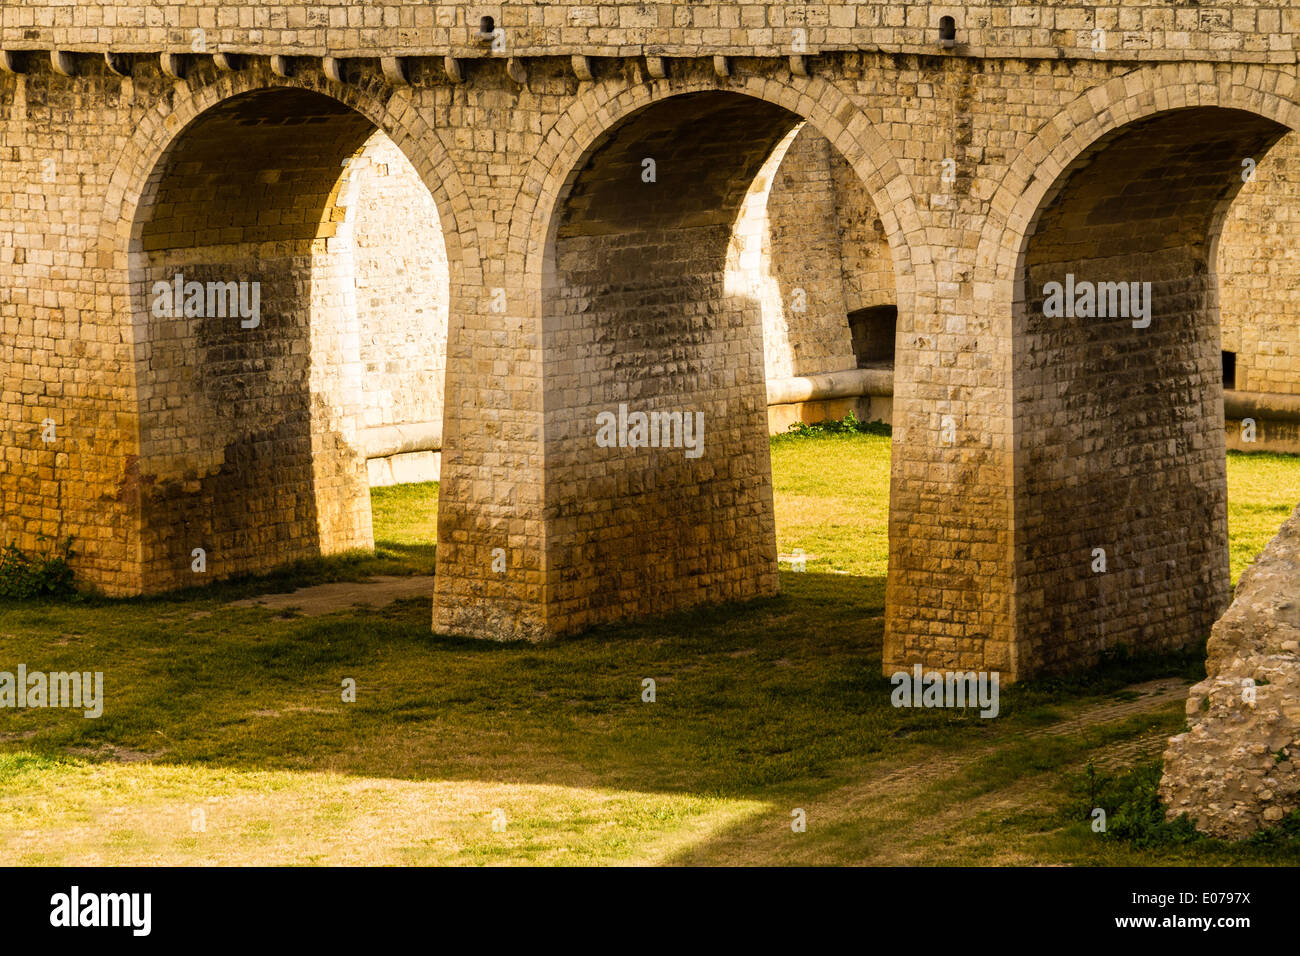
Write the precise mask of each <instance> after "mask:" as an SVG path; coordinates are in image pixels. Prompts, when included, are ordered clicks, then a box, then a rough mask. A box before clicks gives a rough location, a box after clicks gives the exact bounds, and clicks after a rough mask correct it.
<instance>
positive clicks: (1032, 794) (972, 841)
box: [676, 679, 1190, 865]
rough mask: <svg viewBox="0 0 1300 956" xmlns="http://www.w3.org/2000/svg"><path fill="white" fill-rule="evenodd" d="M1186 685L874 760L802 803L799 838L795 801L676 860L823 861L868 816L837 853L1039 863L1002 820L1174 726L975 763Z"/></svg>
mask: <svg viewBox="0 0 1300 956" xmlns="http://www.w3.org/2000/svg"><path fill="white" fill-rule="evenodd" d="M1189 686H1190V685H1189V683H1188V682H1187V681H1183V680H1180V679H1162V680H1156V681H1148V682H1145V683H1142V684H1134V685H1131V686H1130V687H1128V688H1126V689H1125V691H1124V693H1123V696H1124V697H1127V698H1129V699H1127V700H1122V701H1114V700H1108V701H1105V702H1102V703H1092V704H1088V705H1085V706H1082V707H1080V708H1078V709H1077V710H1076V712H1075V713H1073V714H1071V715H1070V716H1069V717H1067V718H1066V719H1064V720H1061V721H1058V722H1056V723H1054V724H1050V725H1048V726H1046V727H1040V728H1037V729H1034V730H1030V731H1019V732H1015V733H1007V734H1005V735H1001V736H999V738H998V739H997V740H996V741H992V742H989V743H986V744H981V745H979V746H975V747H968V748H965V749H963V750H961V751H960V752H953V751H952V750H951V749H949V748H944V747H939V746H935V747H933V748H930V750H929V752H928V753H927V754H925V755H922V756H919V757H918V756H917V755H916V754H915V753H913V754H912V755H910V756H909V757H908V758H907V759H906V760H905V761H902V760H900V761H893V762H887V763H883V764H876V765H873V767H872V768H871V771H870V772H869V775H868V776H866V777H864V778H863V779H859V780H856V781H854V782H853V783H851V784H848V785H845V786H843V787H839V788H837V789H835V790H832V791H830V792H828V793H824V794H821V795H819V796H817V797H816V798H815V799H811V798H810V799H809V800H808V801H807V802H806V806H803V807H801V808H802V809H804V810H805V811H806V813H807V820H808V824H807V831H806V832H804V833H802V834H799V835H798V838H797V839H796V838H795V836H794V834H793V833H792V831H791V828H790V825H789V819H790V809H789V808H785V807H778V808H774V810H773V812H771V813H764V814H761V815H760V816H758V817H756V818H754V819H752V820H749V821H747V822H746V823H745V824H744V825H743V826H741V827H737V828H735V829H734V830H733V831H731V832H729V833H728V834H726V835H724V836H723V837H722V838H721V839H719V840H717V841H714V842H713V843H712V844H711V845H709V846H705V847H701V848H697V849H696V850H694V851H691V852H689V853H688V854H687V855H685V856H684V857H683V858H682V859H680V860H678V861H676V862H685V863H713V862H717V861H718V860H721V859H723V858H726V859H730V860H732V861H733V862H753V863H769V864H782V863H786V864H810V863H816V862H818V861H819V860H820V861H822V862H826V861H828V859H833V858H834V857H835V856H837V854H835V853H834V851H833V847H835V846H836V843H837V840H836V831H837V830H839V829H841V828H842V827H843V826H845V825H847V824H849V823H850V822H852V824H853V826H854V829H855V830H856V831H857V832H859V833H861V832H863V830H864V825H865V832H866V833H867V834H868V835H869V840H868V841H867V843H866V845H863V846H861V847H859V848H858V849H857V851H856V852H855V854H854V856H853V857H852V858H850V859H838V860H835V862H843V863H865V864H871V865H909V864H911V865H915V864H942V863H949V862H954V858H955V860H956V861H957V862H966V861H965V860H963V859H962V857H963V855H965V856H971V855H975V856H978V857H980V858H981V859H983V860H984V862H989V863H998V864H1002V865H1016V864H1027V863H1033V862H1035V860H1036V859H1037V858H1036V857H1035V856H1034V854H1033V852H1032V849H1031V848H1029V847H1027V846H1025V845H1023V844H1024V840H1023V838H1016V839H1012V838H1010V837H1009V836H1008V834H1009V832H1010V831H1009V828H1007V827H1003V826H1001V825H1000V821H1002V820H1005V819H1007V818H1009V817H1012V816H1023V815H1029V816H1034V815H1039V816H1042V817H1044V818H1045V819H1046V818H1048V817H1050V815H1051V813H1052V806H1053V804H1052V800H1053V794H1052V791H1053V790H1054V789H1055V787H1056V785H1057V784H1058V783H1059V781H1060V778H1061V777H1062V775H1064V774H1067V773H1072V772H1076V771H1078V770H1080V769H1082V767H1083V765H1084V764H1085V763H1086V762H1087V759H1088V758H1090V759H1092V761H1093V763H1094V765H1096V766H1097V767H1098V768H1099V769H1104V770H1117V769H1120V768H1122V767H1126V766H1130V765H1132V764H1133V763H1135V762H1137V761H1140V760H1145V759H1148V758H1150V757H1153V756H1159V754H1160V753H1161V752H1162V751H1163V749H1164V747H1165V742H1166V741H1167V740H1168V735H1167V734H1165V733H1159V732H1156V733H1139V734H1138V735H1136V736H1133V737H1129V738H1127V739H1124V740H1120V741H1117V742H1114V743H1111V744H1107V745H1105V746H1101V747H1097V748H1096V749H1094V750H1092V751H1090V752H1089V754H1088V758H1085V759H1082V760H1071V761H1068V762H1067V763H1066V764H1064V765H1060V764H1058V765H1057V766H1054V767H1052V768H1050V769H1043V770H1041V771H1038V772H1033V773H1030V774H1028V775H1022V776H1019V777H1018V778H1016V779H1013V780H1010V781H1008V782H1006V783H1003V782H1001V781H999V780H997V779H987V778H978V777H973V776H972V773H971V771H972V770H974V769H975V765H976V764H977V762H978V761H980V760H981V759H983V758H986V757H991V756H993V755H995V754H997V753H998V752H999V751H1001V750H1005V749H1006V748H1008V747H1011V746H1014V745H1016V744H1017V743H1025V742H1029V741H1048V740H1052V739H1056V740H1060V741H1062V742H1063V743H1064V742H1068V741H1069V740H1070V738H1076V737H1079V736H1081V735H1084V734H1087V733H1088V732H1089V731H1092V730H1095V729H1100V728H1104V727H1105V726H1106V725H1114V724H1119V723H1122V722H1124V721H1127V720H1129V719H1130V718H1133V717H1137V716H1141V715H1142V714H1154V713H1155V712H1157V711H1162V710H1171V709H1174V708H1176V707H1177V706H1179V705H1181V704H1182V702H1183V701H1185V700H1186V698H1187V688H1188V687H1189ZM822 835H824V837H825V838H824V839H823V838H822ZM841 846H842V844H841ZM839 855H840V856H842V853H841V854H839Z"/></svg>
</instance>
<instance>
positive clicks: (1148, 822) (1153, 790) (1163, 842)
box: [1065, 762, 1206, 848]
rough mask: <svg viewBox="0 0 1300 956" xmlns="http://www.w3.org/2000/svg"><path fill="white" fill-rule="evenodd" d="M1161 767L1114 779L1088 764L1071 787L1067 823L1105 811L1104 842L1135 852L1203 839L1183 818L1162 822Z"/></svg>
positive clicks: (1140, 769)
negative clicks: (1098, 809)
mask: <svg viewBox="0 0 1300 956" xmlns="http://www.w3.org/2000/svg"><path fill="white" fill-rule="evenodd" d="M1160 773H1161V765H1160V764H1159V763H1158V762H1157V763H1153V764H1147V765H1144V766H1140V767H1136V768H1134V769H1132V770H1129V771H1128V772H1126V773H1124V774H1122V775H1120V776H1118V777H1115V776H1111V775H1109V774H1098V773H1097V771H1096V768H1095V767H1093V765H1092V764H1091V763H1089V764H1088V766H1087V767H1086V768H1085V771H1084V773H1082V774H1079V775H1078V776H1077V777H1076V778H1075V780H1074V783H1073V785H1072V788H1071V789H1072V791H1073V799H1072V800H1071V802H1070V804H1069V805H1068V807H1067V808H1066V811H1065V812H1066V816H1067V818H1069V819H1070V820H1079V819H1087V818H1088V816H1089V815H1090V814H1091V813H1092V811H1093V808H1095V807H1102V808H1103V809H1105V810H1106V832H1105V836H1104V837H1103V839H1107V840H1123V841H1125V842H1126V843H1129V844H1130V845H1131V846H1134V847H1137V848H1143V847H1156V846H1177V845H1180V844H1185V843H1197V842H1199V841H1201V840H1204V839H1206V837H1205V836H1204V834H1202V833H1200V832H1199V831H1197V829H1196V828H1195V827H1194V826H1192V823H1191V821H1190V820H1188V818H1187V816H1186V815H1183V816H1181V817H1179V818H1178V819H1177V820H1173V821H1168V820H1166V819H1165V807H1164V804H1162V803H1161V802H1160V795H1159V787H1160Z"/></svg>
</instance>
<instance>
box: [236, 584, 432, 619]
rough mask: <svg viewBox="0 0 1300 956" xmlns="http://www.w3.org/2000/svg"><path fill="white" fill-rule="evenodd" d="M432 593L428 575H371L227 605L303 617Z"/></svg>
mask: <svg viewBox="0 0 1300 956" xmlns="http://www.w3.org/2000/svg"><path fill="white" fill-rule="evenodd" d="M413 597H427V598H430V599H431V600H432V597H433V576H432V575H411V576H406V577H395V576H392V575H387V574H379V575H375V576H374V577H372V578H369V579H368V580H365V581H336V582H334V583H333V584H318V585H315V586H314V587H309V588H299V589H298V590H296V591H291V592H289V593H287V594H263V595H261V596H260V597H254V598H244V599H243V600H242V601H231V602H230V605H229V606H230V607H265V608H270V609H272V610H284V609H287V608H293V609H294V610H296V611H299V612H301V613H302V614H304V615H306V616H307V617H315V616H316V615H319V614H330V613H332V612H334V611H345V610H347V609H348V608H352V607H357V606H359V605H369V606H370V607H386V606H387V605H389V604H392V603H393V602H394V601H397V600H400V599H402V598H413Z"/></svg>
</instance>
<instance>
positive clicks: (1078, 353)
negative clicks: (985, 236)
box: [1013, 107, 1285, 672]
mask: <svg viewBox="0 0 1300 956" xmlns="http://www.w3.org/2000/svg"><path fill="white" fill-rule="evenodd" d="M1284 132H1285V128H1284V127H1282V126H1280V125H1279V124H1277V123H1275V122H1273V121H1271V120H1268V119H1264V118H1262V117H1260V116H1257V115H1255V114H1252V113H1247V112H1243V111H1239V110H1229V109H1219V108H1200V107H1198V108H1188V109H1180V110H1173V111H1169V112H1166V113H1161V114H1158V115H1156V116H1153V117H1151V118H1149V119H1145V120H1142V121H1139V122H1135V123H1131V124H1129V125H1127V126H1125V127H1122V128H1120V129H1118V130H1115V131H1114V132H1112V133H1110V134H1108V135H1106V136H1104V137H1102V138H1101V139H1100V140H1098V141H1097V142H1095V143H1093V144H1092V145H1091V146H1090V147H1089V148H1088V149H1086V150H1085V151H1084V152H1083V153H1082V154H1081V155H1080V156H1078V157H1077V158H1076V159H1075V160H1074V161H1073V162H1072V163H1071V164H1070V165H1069V167H1068V168H1067V169H1066V170H1065V171H1064V172H1063V173H1062V174H1061V175H1060V177H1058V179H1057V181H1056V182H1055V183H1054V184H1053V186H1052V188H1051V189H1050V190H1049V191H1048V193H1047V196H1046V197H1045V199H1044V201H1043V202H1042V203H1041V204H1040V206H1039V208H1038V210H1037V211H1036V213H1035V215H1034V217H1033V219H1032V221H1031V223H1030V227H1029V229H1028V230H1027V233H1026V239H1025V242H1024V244H1023V246H1022V248H1021V254H1020V266H1019V268H1018V270H1017V284H1018V288H1017V297H1016V305H1015V310H1014V331H1015V346H1014V347H1015V360H1014V364H1013V369H1014V372H1013V374H1014V391H1015V414H1014V429H1015V502H1016V505H1015V508H1016V513H1015V550H1016V577H1017V581H1018V590H1017V596H1016V601H1017V616H1018V620H1019V626H1020V629H1021V633H1022V635H1023V641H1022V642H1021V644H1020V645H1019V653H1020V660H1019V662H1018V667H1019V669H1020V670H1021V671H1023V672H1030V671H1045V672H1051V671H1059V670H1064V669H1066V668H1068V667H1072V666H1078V665H1081V664H1089V663H1093V662H1095V661H1096V660H1097V659H1098V657H1099V656H1100V655H1101V654H1102V653H1104V652H1106V651H1108V650H1111V649H1114V648H1116V647H1118V646H1120V645H1123V646H1124V647H1126V648H1128V649H1129V650H1133V651H1137V650H1162V649H1170V648H1175V647H1181V646H1186V645H1187V644H1190V643H1193V642H1195V641H1197V640H1200V639H1203V638H1204V637H1205V636H1206V634H1208V632H1209V628H1210V625H1211V624H1212V623H1213V621H1214V620H1215V619H1216V618H1217V617H1218V615H1219V614H1220V613H1221V612H1222V611H1223V609H1224V607H1225V606H1226V602H1227V598H1228V589H1229V579H1228V550H1227V524H1226V478H1225V447H1224V441H1223V416H1224V410H1223V364H1222V363H1223V356H1222V347H1221V337H1220V328H1219V305H1218V292H1217V282H1216V276H1215V274H1214V268H1213V265H1214V247H1215V243H1216V238H1217V235H1218V231H1219V229H1220V227H1221V225H1222V221H1223V213H1224V211H1225V210H1226V208H1227V205H1228V203H1229V202H1230V201H1231V200H1232V198H1233V196H1234V195H1235V194H1236V193H1237V191H1238V190H1239V189H1240V187H1241V186H1242V177H1241V171H1242V163H1241V160H1242V158H1243V157H1248V156H1257V155H1262V154H1263V152H1264V151H1266V150H1267V149H1268V148H1269V147H1270V146H1271V145H1272V144H1273V143H1274V142H1275V141H1276V140H1277V139H1278V138H1279V137H1280V136H1281V135H1282V134H1283V133H1284Z"/></svg>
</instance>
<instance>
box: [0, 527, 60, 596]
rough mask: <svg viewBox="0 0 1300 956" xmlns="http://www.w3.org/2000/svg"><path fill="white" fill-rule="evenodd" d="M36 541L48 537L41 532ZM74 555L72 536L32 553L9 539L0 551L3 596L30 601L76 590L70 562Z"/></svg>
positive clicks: (0, 582)
mask: <svg viewBox="0 0 1300 956" xmlns="http://www.w3.org/2000/svg"><path fill="white" fill-rule="evenodd" d="M36 540H37V541H48V540H49V539H48V538H46V537H45V535H38V536H37V538H36ZM72 554H73V552H72V538H71V536H69V537H68V538H66V539H65V540H63V541H62V542H55V543H54V544H53V545H52V546H51V547H50V548H48V549H47V551H46V553H45V554H38V555H29V554H27V553H26V552H24V551H22V550H21V549H20V548H19V547H18V546H17V545H16V544H14V543H13V542H10V543H9V545H8V546H7V547H6V548H5V549H4V550H3V551H0V598H18V599H20V600H29V599H31V598H39V597H55V596H59V595H66V594H74V593H76V590H77V589H76V586H75V584H74V581H73V573H72V567H71V565H69V564H68V561H69V560H70V559H71V558H72Z"/></svg>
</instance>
